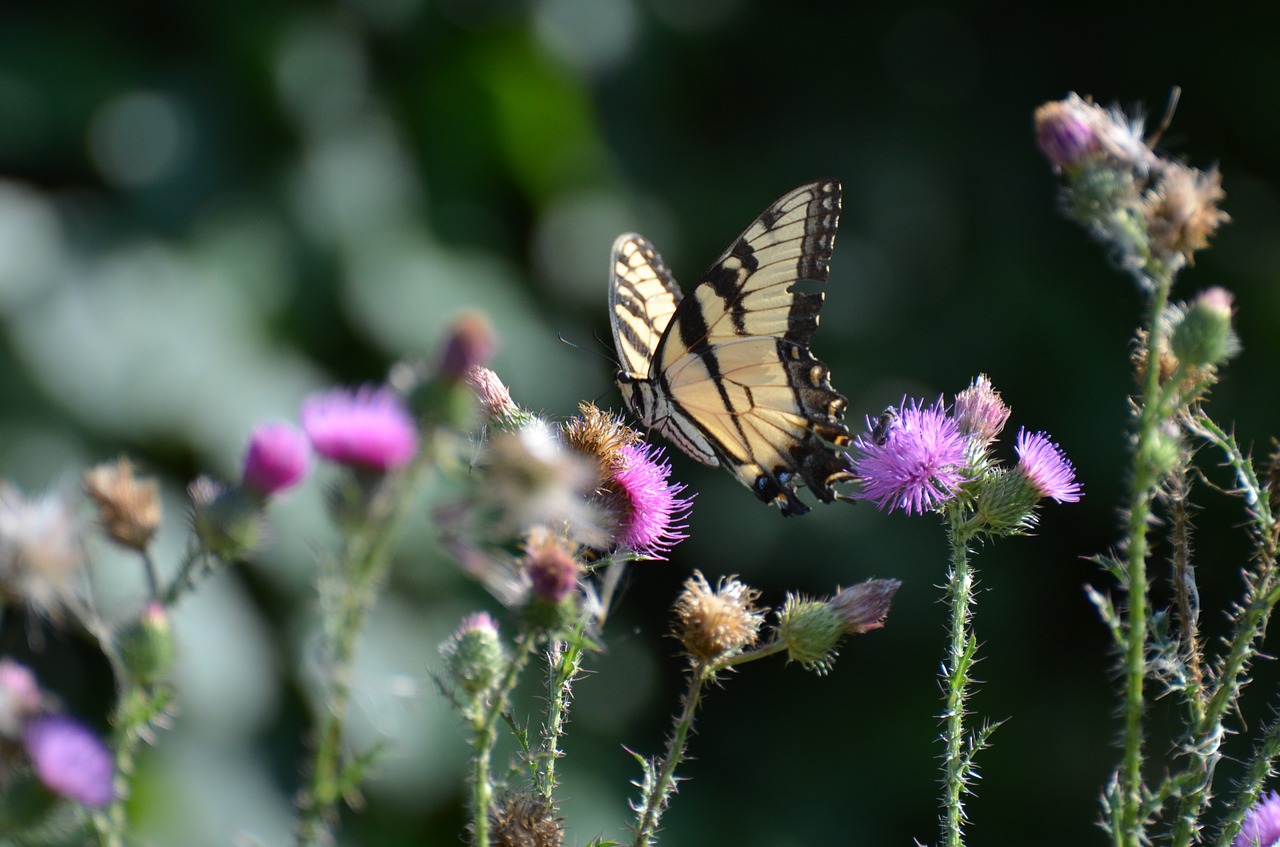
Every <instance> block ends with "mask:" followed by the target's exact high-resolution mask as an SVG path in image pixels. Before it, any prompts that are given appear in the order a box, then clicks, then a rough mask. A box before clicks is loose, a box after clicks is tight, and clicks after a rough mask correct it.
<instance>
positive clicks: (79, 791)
mask: <svg viewBox="0 0 1280 847" xmlns="http://www.w3.org/2000/svg"><path fill="white" fill-rule="evenodd" d="M23 743H24V744H25V746H26V748H27V754H28V755H29V756H30V757H31V763H32V764H33V765H34V766H35V770H36V775H37V776H39V777H40V781H41V782H43V783H44V784H45V785H46V786H48V787H49V789H50V790H51V791H53V792H54V793H55V794H59V795H61V796H63V797H69V798H70V799H72V800H75V801H76V802H78V803H81V804H83V805H85V806H91V807H94V808H101V807H103V806H106V805H107V804H109V803H110V802H111V800H112V799H113V798H114V796H115V790H114V788H113V787H112V784H111V783H112V780H113V779H114V778H115V763H114V762H113V761H112V758H111V751H110V750H109V749H108V748H107V745H106V744H103V743H102V740H101V739H99V738H98V736H97V735H95V734H94V733H93V731H92V730H90V729H89V728H88V727H86V726H84V725H83V724H81V723H80V722H79V721H77V720H75V719H74V718H70V717H67V716H66V715H48V716H46V717H40V718H35V719H34V720H32V721H31V722H30V723H28V724H27V728H26V732H25V733H24V734H23Z"/></svg>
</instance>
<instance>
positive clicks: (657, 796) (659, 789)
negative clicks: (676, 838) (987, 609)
mask: <svg viewBox="0 0 1280 847" xmlns="http://www.w3.org/2000/svg"><path fill="white" fill-rule="evenodd" d="M713 677H714V673H713V671H712V669H711V667H709V666H708V665H706V664H704V663H702V662H699V663H698V664H696V665H694V666H693V668H691V669H690V671H689V688H688V690H687V691H686V692H685V695H684V708H683V709H681V711H680V714H679V716H677V718H676V721H675V726H674V728H673V730H672V732H671V737H670V738H668V739H667V749H666V752H665V753H664V754H663V757H662V770H660V771H659V772H658V777H657V779H656V780H654V781H653V783H652V784H648V781H649V780H648V778H646V780H645V782H646V785H645V788H646V789H647V790H645V792H644V805H643V806H642V807H641V809H640V812H639V814H638V815H637V817H636V833H635V838H634V839H632V842H631V844H632V847H649V845H651V844H653V837H654V834H655V833H656V832H657V831H658V823H659V821H661V819H662V813H663V812H664V811H666V808H667V801H668V800H670V799H671V793H672V791H674V790H675V775H676V767H677V766H678V765H679V764H680V762H681V761H683V760H684V754H685V750H686V749H687V747H688V744H689V732H690V730H692V729H693V718H694V715H695V714H696V713H697V711H698V705H699V704H700V703H701V702H702V688H703V686H704V685H706V683H707V681H708V680H709V679H712V678H713Z"/></svg>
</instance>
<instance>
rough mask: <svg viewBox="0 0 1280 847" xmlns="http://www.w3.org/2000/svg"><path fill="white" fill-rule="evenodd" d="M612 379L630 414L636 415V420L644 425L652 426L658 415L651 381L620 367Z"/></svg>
mask: <svg viewBox="0 0 1280 847" xmlns="http://www.w3.org/2000/svg"><path fill="white" fill-rule="evenodd" d="M613 379H614V381H615V382H617V383H618V390H619V391H620V392H622V399H623V401H625V402H626V404H627V408H628V409H630V410H631V414H633V415H635V416H636V420H638V421H640V423H641V424H643V425H644V426H653V423H654V421H655V420H656V419H657V417H658V415H657V414H656V411H657V409H656V404H657V398H656V396H655V394H654V391H653V383H652V382H650V381H649V380H648V379H646V378H645V377H641V376H638V375H636V374H633V373H631V372H629V371H626V370H621V369H620V370H618V371H617V372H616V373H614V375H613Z"/></svg>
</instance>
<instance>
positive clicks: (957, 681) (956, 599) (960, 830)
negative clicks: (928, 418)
mask: <svg viewBox="0 0 1280 847" xmlns="http://www.w3.org/2000/svg"><path fill="white" fill-rule="evenodd" d="M968 541H969V535H968V534H967V533H966V532H964V531H963V530H962V528H961V527H959V526H957V525H956V524H955V523H953V525H952V528H951V572H950V573H949V574H948V580H947V602H948V604H949V605H950V607H951V621H950V627H949V628H950V631H949V637H950V640H949V644H948V649H947V659H946V674H945V676H944V679H943V688H944V690H945V700H946V706H945V708H944V710H943V713H942V718H943V723H944V730H943V738H944V742H945V744H946V752H945V753H944V754H943V788H942V806H943V809H944V816H943V822H942V823H943V840H944V842H945V843H946V845H947V847H962V845H963V844H964V823H965V813H964V795H965V791H966V786H967V784H968V782H969V779H970V777H971V771H972V767H971V765H972V756H971V754H966V752H965V749H964V748H965V737H966V733H965V726H964V718H965V703H966V701H967V700H968V698H969V691H968V686H969V681H970V677H969V671H970V669H971V668H972V666H973V660H974V655H975V653H976V652H977V649H978V642H977V639H975V638H974V637H973V634H972V633H971V632H970V631H969V623H970V620H971V619H972V614H973V613H972V608H973V586H974V572H973V570H972V569H971V568H970V567H969V549H968Z"/></svg>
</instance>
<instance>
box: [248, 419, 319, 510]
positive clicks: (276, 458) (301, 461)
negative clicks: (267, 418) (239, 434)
mask: <svg viewBox="0 0 1280 847" xmlns="http://www.w3.org/2000/svg"><path fill="white" fill-rule="evenodd" d="M310 464H311V448H310V447H309V446H308V444H307V440H306V438H304V437H303V435H302V433H301V432H299V431H298V430H297V428H296V427H294V426H293V425H292V424H287V423H269V424H260V425H259V426H257V427H255V428H254V430H253V432H252V433H251V434H250V435H249V449H248V450H247V451H246V452H245V457H244V472H243V475H242V479H243V482H244V487H245V488H248V489H250V490H252V491H255V492H257V493H258V494H261V495H262V496H263V497H269V496H271V495H272V494H279V493H281V492H283V491H285V490H287V489H289V488H292V487H293V486H295V485H297V484H298V483H299V482H301V481H302V478H303V477H304V476H306V475H307V470H308V469H309V466H310Z"/></svg>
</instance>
